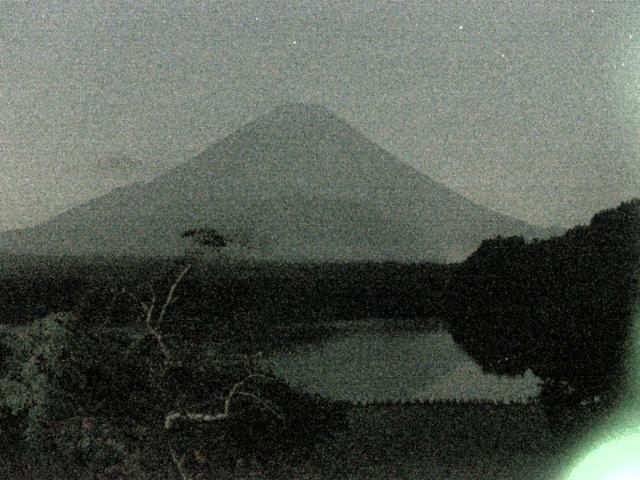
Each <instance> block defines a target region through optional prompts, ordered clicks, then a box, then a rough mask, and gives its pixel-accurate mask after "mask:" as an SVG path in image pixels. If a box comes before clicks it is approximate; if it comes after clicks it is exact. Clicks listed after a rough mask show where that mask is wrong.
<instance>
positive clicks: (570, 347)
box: [442, 200, 640, 431]
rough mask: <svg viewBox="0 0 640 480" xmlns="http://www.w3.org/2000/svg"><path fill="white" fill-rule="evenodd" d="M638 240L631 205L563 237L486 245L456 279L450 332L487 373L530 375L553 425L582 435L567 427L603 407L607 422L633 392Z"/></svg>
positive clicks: (638, 207) (636, 212)
mask: <svg viewBox="0 0 640 480" xmlns="http://www.w3.org/2000/svg"><path fill="white" fill-rule="evenodd" d="M639 232H640V200H634V201H631V202H628V203H623V204H622V205H620V206H619V207H618V208H616V209H612V210H607V211H602V212H600V213H598V214H596V215H595V216H594V217H593V219H592V221H591V223H590V225H588V226H578V227H575V228H572V229H571V230H569V231H568V232H566V233H565V234H564V235H563V236H560V237H556V238H552V239H549V240H544V241H533V242H530V243H527V242H525V241H524V240H523V239H522V238H520V237H510V238H496V239H492V240H487V241H485V242H483V243H482V245H481V246H480V248H478V250H477V251H476V252H474V253H473V254H472V255H471V256H470V257H469V258H468V259H467V260H466V261H465V262H464V263H462V264H460V265H459V266H457V267H456V269H455V272H454V273H453V275H452V277H451V280H450V283H449V287H448V288H447V293H446V301H445V302H443V311H442V315H443V316H444V317H445V318H446V323H447V325H448V329H449V330H450V332H451V334H452V336H453V338H454V340H455V341H456V342H457V343H458V344H460V345H461V346H462V347H463V348H464V349H465V350H466V351H467V353H469V354H470V355H471V356H472V357H473V358H474V359H475V360H476V361H477V362H478V363H479V364H480V365H481V366H482V367H483V368H484V369H485V370H487V371H489V372H492V373H498V374H507V375H515V374H520V373H523V372H524V371H525V370H526V369H531V370H532V371H533V372H534V373H535V374H536V375H537V376H539V377H540V378H541V379H542V381H543V383H542V393H541V398H540V401H541V403H542V405H543V406H544V407H545V408H546V411H547V414H548V416H549V418H550V420H552V421H553V422H554V423H556V424H557V428H558V429H564V430H568V431H576V428H578V425H562V424H563V423H566V421H567V419H570V418H571V415H569V412H570V411H573V410H575V409H576V408H579V407H580V406H581V405H583V406H584V405H589V404H598V405H599V408H600V410H601V411H602V413H605V412H607V411H611V409H613V408H614V407H615V406H616V405H617V404H618V403H619V402H620V401H621V399H622V398H623V396H624V395H627V394H628V393H629V392H628V391H627V389H628V385H627V384H626V381H627V378H628V377H627V373H628V371H629V367H628V366H627V365H626V361H627V360H630V359H629V358H628V355H629V353H630V352H632V351H633V350H632V345H631V341H632V340H633V338H632V326H633V322H634V321H635V318H634V312H635V310H634V307H635V305H636V304H637V300H638V295H637V293H638V274H639V270H638V263H639V259H640V248H639V247H640V235H639ZM634 368H635V371H636V372H637V366H635V367H634Z"/></svg>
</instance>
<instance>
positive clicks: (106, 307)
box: [0, 201, 640, 480]
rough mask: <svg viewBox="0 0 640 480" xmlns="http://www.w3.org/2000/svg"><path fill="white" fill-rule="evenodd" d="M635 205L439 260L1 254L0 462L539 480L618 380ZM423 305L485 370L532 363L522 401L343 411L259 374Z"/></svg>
mask: <svg viewBox="0 0 640 480" xmlns="http://www.w3.org/2000/svg"><path fill="white" fill-rule="evenodd" d="M639 210H640V202H639V201H634V202H629V203H625V204H623V205H621V206H620V207H618V208H617V209H614V210H609V211H605V212H601V213H599V214H597V215H596V216H594V218H593V220H592V222H591V224H590V225H589V226H580V227H576V228H574V229H571V230H570V231H568V232H567V233H566V234H565V235H563V236H561V237H557V238H552V239H549V240H544V241H533V242H529V243H527V242H525V241H524V240H523V239H522V238H518V237H512V238H496V239H492V240H487V241H485V242H483V244H482V245H481V246H480V248H479V249H478V250H477V251H476V252H475V253H474V254H472V255H471V256H470V257H469V258H468V259H467V260H466V261H465V262H463V263H461V264H458V265H449V266H442V265H435V264H421V265H399V264H348V265H287V266H283V265H264V264H248V263H246V264H243V265H238V264H234V265H230V264H224V263H211V262H205V261H202V259H194V258H191V259H185V258H183V259H174V260H167V259H156V260H145V261H138V260H134V259H91V260H86V259H78V258H48V259H46V261H43V259H39V258H35V257H5V258H4V259H3V260H2V263H1V264H0V295H1V298H2V301H0V315H1V318H2V319H3V323H4V324H5V325H6V326H7V327H6V328H5V329H4V330H3V331H2V334H1V335H0V429H1V432H0V434H1V435H0V439H1V441H2V442H3V443H4V445H3V446H2V452H3V453H2V456H3V458H2V461H3V462H2V465H3V466H2V467H0V475H4V476H5V477H7V478H34V479H35V478H96V479H106V478H110V479H116V478H141V479H144V478H149V479H151V478H176V479H180V480H186V479H190V480H191V479H193V480H195V479H196V478H284V477H287V478H301V479H304V478H327V477H329V478H363V479H364V478H367V479H370V478H374V479H375V478H450V479H463V478H464V479H466V478H481V479H482V478H487V479H488V478H491V479H505V480H506V479H515V478H541V479H542V478H550V477H549V474H550V473H549V472H550V468H551V466H552V465H554V462H556V461H557V460H558V459H559V458H561V455H559V452H561V451H562V450H563V449H565V448H567V444H566V443H565V442H566V441H567V439H568V438H569V436H571V435H573V436H574V438H576V439H577V438H578V436H579V432H580V429H581V428H586V427H588V426H589V425H591V424H592V423H593V421H594V419H597V418H600V417H602V416H603V415H606V414H607V413H608V412H610V411H612V409H613V408H614V407H615V405H616V404H617V402H618V401H619V400H620V399H621V397H622V396H623V395H624V392H625V388H626V383H625V379H626V377H625V373H626V367H625V355H626V354H627V352H629V350H630V346H631V345H630V341H631V326H632V321H633V317H632V313H633V306H634V302H635V301H636V299H637V295H636V294H637V274H638V269H637V266H638V259H639V250H638V235H637V226H638V221H639V220H640V214H639ZM196 233H197V232H196ZM216 245H217V244H216ZM186 263H191V267H190V270H189V272H188V274H187V269H185V267H184V265H185V264H186ZM178 274H179V276H178V277H177V278H176V275H178ZM433 316H439V317H441V318H443V319H444V324H445V326H446V327H447V328H448V329H449V331H450V332H451V334H452V336H453V338H454V339H455V340H456V342H457V343H459V344H460V345H461V346H462V347H463V348H464V349H465V350H466V351H467V352H468V353H469V354H470V355H471V356H472V357H473V358H474V359H475V360H476V361H477V362H478V363H479V364H480V365H481V366H482V367H483V368H484V369H485V370H487V371H489V372H492V373H498V374H503V375H516V374H521V373H523V372H524V371H525V370H526V369H531V370H532V371H533V372H534V373H535V374H536V375H538V376H539V377H540V378H541V379H542V382H543V385H542V386H543V389H542V395H541V397H540V398H539V399H538V400H539V401H538V402H537V403H535V404H533V405H527V406H518V405H509V406H507V405H503V406H487V405H399V406H396V405H386V406H383V405H378V406H367V407H363V406H360V407H355V406H350V405H346V404H340V403H336V402H330V401H328V400H326V399H321V398H317V397H314V396H311V395H309V394H306V393H304V392H301V391H297V390H295V389H293V388H291V387H290V386H289V385H287V384H286V383H284V382H283V381H281V380H279V379H277V378H274V377H273V376H272V375H271V373H270V372H268V371H266V370H264V369H263V368H261V367H259V362H258V358H259V357H258V356H257V355H256V354H257V352H258V351H260V350H268V349H272V348H280V347H283V346H290V345H292V344H295V343H299V342H305V341H317V340H319V339H321V338H323V337H324V336H326V335H329V334H331V333H332V332H331V329H330V327H327V320H340V321H352V320H356V319H363V318H393V319H405V320H411V321H410V322H405V323H402V322H399V324H402V325H409V326H410V328H411V329H415V328H420V322H418V323H419V324H418V325H416V322H415V319H416V318H422V319H425V320H424V321H423V322H422V324H421V327H422V328H430V327H431V326H432V325H430V324H429V323H428V322H427V320H426V319H428V318H431V317H433ZM569 434H571V435H569ZM2 469H4V470H2Z"/></svg>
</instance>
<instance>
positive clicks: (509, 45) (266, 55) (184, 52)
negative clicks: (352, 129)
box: [0, 0, 640, 229]
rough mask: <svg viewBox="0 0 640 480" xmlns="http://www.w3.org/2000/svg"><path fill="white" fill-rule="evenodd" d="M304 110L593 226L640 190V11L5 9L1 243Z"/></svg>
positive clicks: (0, 28) (544, 212)
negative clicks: (309, 107)
mask: <svg viewBox="0 0 640 480" xmlns="http://www.w3.org/2000/svg"><path fill="white" fill-rule="evenodd" d="M296 101H306V102H314V103H321V104H324V105H326V106H327V107H328V108H330V109H331V110H333V111H334V112H336V113H337V114H338V115H340V116H342V117H343V118H345V119H346V120H347V121H349V122H351V123H352V124H353V125H354V126H356V127H357V128H359V129H360V130H362V131H363V132H364V133H365V134H366V135H367V136H368V137H370V138H371V139H372V140H374V141H376V142H377V143H378V144H380V145H381V146H383V147H384V148H386V149H388V150H390V151H391V152H393V153H395V154H397V155H398V156H399V157H400V158H401V159H402V160H404V161H406V162H408V163H409V164H411V165H413V166H415V167H416V168H418V169H419V170H420V171H422V172H424V173H426V174H427V175H429V176H431V177H432V178H434V179H436V180H438V181H440V182H442V183H444V184H446V185H448V186H450V187H451V188H453V189H454V190H456V191H458V192H460V193H462V194H464V195H466V196H467V197H469V198H471V199H473V200H475V201H477V202H479V203H482V204H484V205H487V206H489V207H492V208H494V209H495V210H498V211H501V212H504V213H508V214H511V215H514V216H517V217H520V218H522V219H525V220H527V221H529V222H533V223H538V224H553V223H555V224H562V225H566V226H570V225H573V224H576V223H584V222H587V221H588V220H589V218H590V216H591V215H592V214H593V213H595V212H596V211H597V210H599V209H601V208H603V207H607V206H613V205H615V204H617V203H618V202H619V201H621V200H623V199H626V198H630V197H632V196H633V195H634V194H637V193H638V192H640V162H639V157H638V153H639V150H640V144H639V140H640V136H639V133H640V128H639V127H640V110H639V105H640V2H626V1H615V2H614V1H597V2H589V1H556V0H550V1H546V2H534V1H531V2H523V1H511V2H497V1H488V0H487V1H481V2H460V3H456V2H453V1H450V0H446V1H442V2H429V1H426V0H420V1H415V2H413V1H411V2H410V1H396V2H382V1H380V2H374V1H360V2H356V1H351V2H350V1H345V0H340V1H335V2H329V1H322V0H318V1H300V2H294V1H286V2H284V1H283V2H269V1H265V0H251V1H239V0H232V1H215V2H213V1H212V2H187V3H183V2H178V1H174V0H171V1H166V2H162V1H158V0H153V1H147V0H137V1H135V2H115V1H111V0H110V1H88V0H65V1H63V2H57V1H55V2H54V1H47V2H44V1H43V2H31V1H21V0H14V1H0V162H1V170H0V193H1V195H0V229H6V228H14V227H20V226H25V225H30V224H32V223H34V222H38V221H41V220H43V219H44V218H46V217H47V215H51V214H53V213H57V212H59V211H61V210H62V209H64V208H66V207H68V206H70V205H72V204H74V203H77V202H79V201H81V200H82V199H86V198H88V197H90V196H95V195H97V194H100V193H103V192H105V191H106V190H108V189H110V188H113V187H114V186H115V185H119V184H122V183H124V182H126V181H129V180H131V179H136V178H140V179H142V178H148V177H149V176H150V175H152V174H153V173H154V172H158V171H160V170H161V169H162V168H166V166H168V165H172V164H175V163H177V162H180V161H183V160H185V159H186V158H188V157H190V156H192V155H194V154H195V153H198V152H199V151H201V150H202V149H203V148H204V147H205V146H206V145H208V144H211V143H214V142H215V141H216V140H218V139H220V138H221V137H223V136H224V135H226V134H228V133H230V132H231V131H233V129H235V128H237V127H238V126H240V125H242V124H243V123H245V122H247V121H249V120H251V119H252V118H254V117H255V116H256V115H259V114H261V113H265V112H266V111H268V110H269V109H270V108H272V107H273V106H275V105H277V104H279V103H282V102H296Z"/></svg>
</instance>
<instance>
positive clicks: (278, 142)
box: [0, 104, 547, 261]
mask: <svg viewBox="0 0 640 480" xmlns="http://www.w3.org/2000/svg"><path fill="white" fill-rule="evenodd" d="M193 227H213V228H216V229H219V230H220V231H222V232H223V233H229V234H239V235H241V236H242V237H244V238H246V239H247V240H248V242H249V243H250V244H252V245H253V247H254V249H253V254H254V255H256V256H258V257H262V258H272V259H276V258H277V259H282V260H296V261H298V260H305V259H306V260H336V261H337V260H365V259H366V260H457V259H460V258H461V257H462V256H464V255H466V254H467V253H469V252H470V251H472V250H473V249H474V248H475V247H476V246H477V245H478V244H479V243H480V241H481V240H482V239H484V238H487V237H491V236H494V235H497V234H501V235H513V234H518V235H524V236H526V237H532V236H546V234H547V232H545V231H544V230H542V229H538V228H535V227H532V226H529V225H527V224H526V223H524V222H522V221H519V220H515V219H512V218H510V217H507V216H504V215H499V214H497V213H495V212H492V211H490V210H487V209H485V208H483V207H480V206H479V205H476V204H474V203H473V202H471V201H469V200H467V199H465V198H464V197H462V196H460V195H458V194H456V193H454V192H452V191H451V190H449V189H447V188H446V187H444V186H443V185H441V184H439V183H437V182H435V181H433V180H431V179H430V178H429V177H427V176H426V175H423V174H421V173H419V172H418V171H417V170H415V169H413V168H411V167H410V166H409V165H407V164H405V163H403V162H401V161H399V160H398V159H397V158H395V157H394V156H393V155H391V154H390V153H388V152H386V151H385V150H383V149H382V148H380V147H378V146H377V145H375V144H374V143H373V142H371V141H369V140H368V139H367V138H365V137H364V136H363V135H362V134H361V133H360V132H358V131H357V130H355V129H353V128H352V127H350V126H349V125H348V124H347V123H346V122H344V121H343V120H341V119H339V118H338V117H337V116H335V115H334V114H332V113H331V112H329V111H327V110H325V109H324V108H322V107H318V106H313V105H304V104H302V105H301V104H294V105H285V106H282V107H280V108H277V109H276V110H274V111H273V112H272V113H270V114H269V115H266V116H264V117H261V118H259V119H257V120H255V121H253V122H251V123H249V124H247V125H245V126H244V127H242V128H240V129H238V130H237V131H236V132H234V133H233V134H231V135H229V136H228V137H226V138H225V139H223V140H221V141H220V142H218V143H216V144H215V145H213V146H211V147H209V148H208V149H206V150H205V151H204V152H202V153H201V154H199V155H198V156H196V157H194V158H193V159H192V160H190V161H188V162H186V163H184V164H182V165H180V166H178V167H176V168H174V169H172V170H170V171H168V172H166V173H165V174H163V175H161V176H159V177H157V178H156V179H154V180H153V181H151V182H149V183H147V184H144V185H141V184H136V185H131V186H129V187H125V188H121V189H118V190H115V191H113V192H111V193H110V194H108V195H105V196H103V197H100V198H97V199H94V200H92V201H90V202H87V203H86V204H84V205H82V206H80V207H78V208H74V209H71V210H69V211H67V212H65V213H63V214H62V215H59V216H58V217H56V218H54V219H52V220H51V221H49V222H46V223H44V224H42V225H39V226H37V227H34V228H30V229H25V230H19V231H13V232H5V233H2V234H0V249H2V250H5V251H10V252H13V253H46V254H115V255H176V254H181V253H183V252H184V251H185V241H184V240H183V239H181V238H180V233H181V232H182V231H184V230H186V229H188V228H193Z"/></svg>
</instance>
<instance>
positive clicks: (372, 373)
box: [269, 331, 539, 401]
mask: <svg viewBox="0 0 640 480" xmlns="http://www.w3.org/2000/svg"><path fill="white" fill-rule="evenodd" d="M269 366H270V368H272V369H273V371H274V373H275V374H276V375H278V376H280V377H282V378H284V379H286V380H287V381H289V382H290V383H291V384H293V385H296V386H300V387H303V388H305V389H306V390H308V391H311V392H313V393H318V394H320V395H322V396H325V397H329V398H332V399H336V400H361V401H363V400H364V401H376V400H394V399H402V398H406V399H438V400H442V399H453V398H459V399H487V400H498V401H500V400H525V399H527V398H531V397H535V396H536V395H537V394H538V391H539V387H538V378H537V377H536V376H535V375H533V373H531V372H530V371H527V372H526V374H525V375H524V376H522V377H498V376H496V375H488V374H485V373H483V372H482V371H481V369H480V367H479V366H478V365H476V364H475V363H474V362H473V360H471V358H469V357H468V356H467V355H466V354H465V353H464V352H463V351H462V350H461V349H460V348H459V347H458V346H457V345H456V344H455V342H454V341H453V339H452V338H451V336H450V335H449V333H448V332H445V331H438V332H432V333H394V334H390V333H363V332H360V333H350V334H349V335H348V336H346V337H343V338H340V339H338V338H334V339H330V340H328V341H327V342H324V343H322V344H319V345H311V346H306V347H301V348H298V349H296V350H294V351H291V352H286V353H280V354H277V355H275V356H273V357H271V358H270V359H269Z"/></svg>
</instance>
